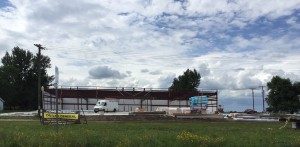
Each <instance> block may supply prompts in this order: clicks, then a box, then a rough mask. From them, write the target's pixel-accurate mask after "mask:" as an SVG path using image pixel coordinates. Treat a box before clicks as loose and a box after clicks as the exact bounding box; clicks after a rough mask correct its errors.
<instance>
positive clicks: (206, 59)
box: [0, 0, 300, 111]
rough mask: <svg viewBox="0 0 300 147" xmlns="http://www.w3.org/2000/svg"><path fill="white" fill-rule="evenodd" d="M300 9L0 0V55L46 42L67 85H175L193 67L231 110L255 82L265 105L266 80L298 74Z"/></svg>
mask: <svg viewBox="0 0 300 147" xmlns="http://www.w3.org/2000/svg"><path fill="white" fill-rule="evenodd" d="M299 12H300V1H299V0H268V1H261V0H251V1H246V0H163V1H162V0H126V1H124V0H114V1H111V0H101V1H99V0H88V1H87V0H63V1H62V0H39V1H37V0H0V34H1V35H0V57H3V56H4V54H5V52H9V53H11V50H12V49H13V47H15V46H19V47H20V48H23V49H26V50H30V51H31V52H33V53H37V50H38V49H37V48H36V47H35V46H34V44H41V45H43V46H44V47H46V48H47V50H42V54H43V55H47V56H49V57H50V58H51V64H52V68H50V69H49V70H48V74H49V75H54V74H55V66H57V67H58V68H59V85H63V86H100V87H141V88H168V87H169V86H170V85H171V83H172V81H173V79H174V78H176V77H178V76H179V75H182V74H183V72H184V71H185V70H187V69H196V70H197V71H198V72H199V73H200V74H201V77H202V78H201V84H200V86H199V89H217V90H218V92H219V94H218V97H219V104H221V105H223V106H224V109H225V111H243V110H245V109H247V108H252V104H253V103H252V91H251V89H250V88H255V89H254V96H255V109H256V110H258V111H262V103H263V102H262V101H263V100H262V91H261V88H260V87H259V86H266V83H267V82H269V81H270V80H271V78H272V77H273V76H276V75H278V76H281V77H283V78H289V79H291V80H292V81H293V82H295V81H300V68H299V64H300V58H299V57H300V13H299ZM0 65H1V63H0ZM264 90H265V95H267V89H266V87H264Z"/></svg>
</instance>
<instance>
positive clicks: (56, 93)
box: [55, 66, 59, 133]
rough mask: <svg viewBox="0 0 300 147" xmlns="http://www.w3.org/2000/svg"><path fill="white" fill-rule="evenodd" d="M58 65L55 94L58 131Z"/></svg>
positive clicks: (56, 68)
mask: <svg viewBox="0 0 300 147" xmlns="http://www.w3.org/2000/svg"><path fill="white" fill-rule="evenodd" d="M58 74H59V73H58V67H57V66H55V95H56V132H57V133H58V92H57V88H58V78H59V77H58Z"/></svg>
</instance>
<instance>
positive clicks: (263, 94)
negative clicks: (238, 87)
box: [259, 86, 265, 112]
mask: <svg viewBox="0 0 300 147" xmlns="http://www.w3.org/2000/svg"><path fill="white" fill-rule="evenodd" d="M259 87H261V95H262V100H263V112H265V91H264V87H265V86H259Z"/></svg>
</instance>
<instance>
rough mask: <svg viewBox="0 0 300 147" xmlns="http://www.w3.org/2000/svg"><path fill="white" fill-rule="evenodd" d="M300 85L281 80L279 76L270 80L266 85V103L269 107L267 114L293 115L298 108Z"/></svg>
mask: <svg viewBox="0 0 300 147" xmlns="http://www.w3.org/2000/svg"><path fill="white" fill-rule="evenodd" d="M297 85H298V86H299V85H300V83H294V84H292V82H291V81H290V79H283V78H281V77H279V76H275V77H273V78H272V80H271V81H270V82H268V83H267V86H268V89H269V94H268V97H267V98H266V101H267V103H268V105H269V108H267V111H269V112H275V113H277V112H279V111H284V112H290V113H294V112H295V111H297V110H298V109H299V108H300V105H299V104H300V102H299V97H298V95H299V94H300V93H299V92H300V90H299V87H297Z"/></svg>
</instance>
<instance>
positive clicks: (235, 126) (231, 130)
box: [0, 121, 300, 147]
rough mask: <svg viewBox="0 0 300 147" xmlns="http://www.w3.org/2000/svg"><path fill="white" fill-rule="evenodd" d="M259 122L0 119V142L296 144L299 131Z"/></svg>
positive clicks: (116, 146) (140, 146) (128, 146)
mask: <svg viewBox="0 0 300 147" xmlns="http://www.w3.org/2000/svg"><path fill="white" fill-rule="evenodd" d="M282 125H284V122H281V123H262V122H89V124H80V125H64V126H59V133H56V131H55V125H41V124H40V123H39V122H25V121H24V122H14V121H11V122H9V121H0V138H1V139H0V146H1V147H2V146H4V147H5V146H46V147H47V146H55V147H59V146H64V147H66V146H72V147H73V146H83V147H84V146H87V147H88V146H109V147H110V146H112V147H135V146H137V147H147V146H149V147H153V146H155V147H156V146H172V147H177V146H185V147H188V146H230V147H231V146H300V137H299V136H300V130H295V129H292V128H291V124H288V125H287V126H286V128H284V129H279V128H280V127H281V126H282Z"/></svg>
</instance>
